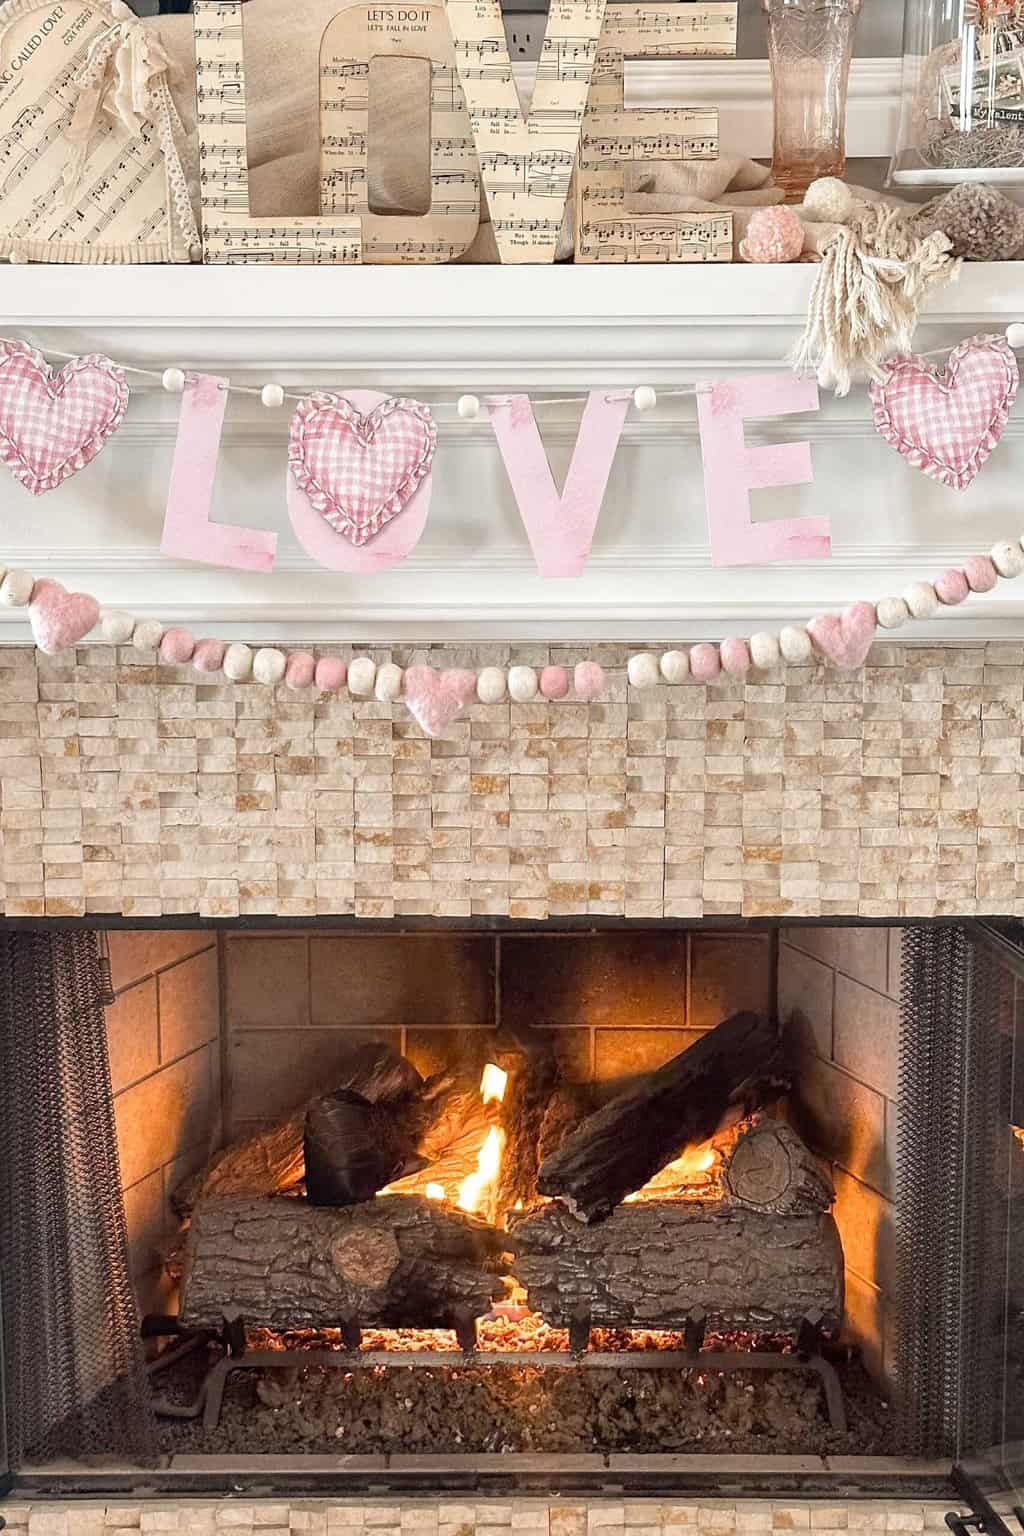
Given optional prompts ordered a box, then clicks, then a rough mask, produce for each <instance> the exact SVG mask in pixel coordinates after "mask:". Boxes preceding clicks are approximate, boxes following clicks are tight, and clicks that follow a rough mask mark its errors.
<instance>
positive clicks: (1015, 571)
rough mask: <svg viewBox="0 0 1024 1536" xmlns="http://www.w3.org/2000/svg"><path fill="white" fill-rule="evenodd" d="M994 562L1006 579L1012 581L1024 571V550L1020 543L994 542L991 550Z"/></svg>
mask: <svg viewBox="0 0 1024 1536" xmlns="http://www.w3.org/2000/svg"><path fill="white" fill-rule="evenodd" d="M990 553H991V555H992V564H993V565H994V566H995V568H996V570H997V571H998V572H999V574H1000V576H1002V578H1003V579H1004V581H1012V580H1013V578H1014V577H1015V576H1019V575H1020V573H1021V571H1024V552H1022V551H1021V547H1020V545H1019V544H1010V543H1009V542H1004V543H999V544H993V546H992V549H991V551H990Z"/></svg>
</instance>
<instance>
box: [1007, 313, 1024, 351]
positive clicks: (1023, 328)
mask: <svg viewBox="0 0 1024 1536" xmlns="http://www.w3.org/2000/svg"><path fill="white" fill-rule="evenodd" d="M1006 339H1007V341H1008V342H1009V344H1010V346H1011V347H1012V348H1013V350H1014V351H1015V352H1019V351H1020V350H1021V348H1024V324H1022V323H1021V321H1020V320H1014V321H1013V323H1012V325H1008V326H1007V327H1006Z"/></svg>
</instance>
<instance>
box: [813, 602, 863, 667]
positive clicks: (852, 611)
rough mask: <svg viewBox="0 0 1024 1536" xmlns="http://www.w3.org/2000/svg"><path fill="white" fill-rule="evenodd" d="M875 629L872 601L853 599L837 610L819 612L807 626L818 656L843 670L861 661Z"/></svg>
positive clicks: (859, 663) (857, 665)
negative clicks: (845, 607) (819, 653)
mask: <svg viewBox="0 0 1024 1536" xmlns="http://www.w3.org/2000/svg"><path fill="white" fill-rule="evenodd" d="M877 629H878V614H877V612H876V610H875V607H874V605H873V604H872V603H853V604H852V605H851V606H850V607H849V608H847V609H846V610H845V611H844V612H843V613H841V614H835V613H822V614H819V615H818V617H817V618H816V619H812V620H811V622H810V623H809V624H808V626H807V630H808V633H809V634H810V637H811V639H812V640H813V641H814V644H815V645H816V646H817V648H818V650H819V651H820V652H821V654H822V656H824V657H825V658H826V660H828V661H830V662H831V663H832V665H833V666H834V667H839V668H841V669H842V670H843V671H844V672H849V671H852V670H853V669H854V668H855V667H859V666H861V665H863V663H864V661H865V660H866V659H867V654H868V652H869V651H870V649H871V645H872V642H873V640H874V638H875V633H876V631H877Z"/></svg>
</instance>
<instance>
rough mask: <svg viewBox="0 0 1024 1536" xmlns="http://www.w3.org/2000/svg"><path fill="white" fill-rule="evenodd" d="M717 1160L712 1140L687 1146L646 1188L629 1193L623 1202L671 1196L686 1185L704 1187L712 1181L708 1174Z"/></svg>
mask: <svg viewBox="0 0 1024 1536" xmlns="http://www.w3.org/2000/svg"><path fill="white" fill-rule="evenodd" d="M717 1161H718V1153H717V1152H716V1151H715V1148H714V1146H713V1145H712V1143H711V1142H710V1141H705V1142H702V1143H701V1144H700V1145H699V1146H696V1147H687V1148H686V1150H685V1152H682V1153H680V1155H679V1156H678V1157H677V1158H676V1159H675V1161H674V1162H672V1163H667V1164H666V1166H665V1167H664V1168H663V1169H662V1170H661V1172H660V1173H656V1174H655V1175H654V1178H653V1179H650V1180H649V1181H648V1182H647V1183H646V1184H645V1185H644V1187H643V1189H638V1190H635V1191H634V1193H633V1194H631V1195H626V1197H625V1200H624V1202H623V1203H624V1204H633V1203H634V1202H635V1201H637V1200H651V1199H655V1200H656V1199H658V1198H659V1197H660V1198H666V1197H671V1196H672V1194H673V1192H675V1191H681V1190H682V1189H683V1188H684V1187H685V1186H686V1185H694V1186H696V1187H698V1188H703V1186H705V1185H707V1184H708V1183H709V1182H710V1180H708V1179H707V1178H706V1177H705V1175H707V1174H709V1173H710V1172H711V1170H712V1168H714V1166H715V1164H716V1162H717Z"/></svg>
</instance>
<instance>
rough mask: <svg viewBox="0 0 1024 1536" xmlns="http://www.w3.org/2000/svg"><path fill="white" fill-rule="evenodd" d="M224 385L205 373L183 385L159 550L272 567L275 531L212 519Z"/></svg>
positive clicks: (245, 566) (204, 560) (242, 567)
mask: <svg viewBox="0 0 1024 1536" xmlns="http://www.w3.org/2000/svg"><path fill="white" fill-rule="evenodd" d="M227 385H228V381H227V379H218V378H215V377H214V376H213V375H212V374H206V373H197V374H192V375H190V376H189V379H188V382H187V384H186V385H185V392H184V394H183V395H182V397H181V415H180V417H179V418H178V440H177V442H176V443H175V445H174V462H173V464H172V465H171V480H170V485H169V487H168V490H167V512H166V515H165V517H164V536H163V541H162V542H161V545H160V553H161V554H164V555H170V556H172V558H174V559H177V560H198V561H199V562H200V563H201V564H202V565H227V566H231V567H232V568H233V569H234V570H236V571H261V572H263V571H271V570H273V568H274V553H275V550H276V549H277V534H276V533H268V532H267V531H265V530H264V529H262V528H237V527H233V526H231V525H229V524H227V523H211V521H210V510H211V507H212V505H213V486H214V481H215V480H216V478H217V459H218V457H219V455H220V435H221V430H222V428H223V426H224V412H225V411H226V410H227V403H228V389H227Z"/></svg>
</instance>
